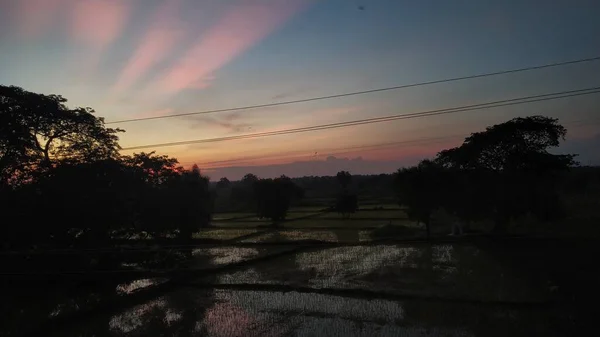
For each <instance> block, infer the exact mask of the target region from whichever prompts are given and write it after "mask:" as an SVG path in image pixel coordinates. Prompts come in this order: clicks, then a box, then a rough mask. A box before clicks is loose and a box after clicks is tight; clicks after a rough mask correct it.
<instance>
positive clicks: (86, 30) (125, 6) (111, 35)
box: [70, 0, 132, 48]
mask: <svg viewBox="0 0 600 337" xmlns="http://www.w3.org/2000/svg"><path fill="white" fill-rule="evenodd" d="M71 5H72V17H71V27H70V29H71V30H70V33H71V35H72V36H73V38H75V39H76V40H78V41H81V42H84V43H86V44H89V45H91V46H93V47H96V48H104V47H106V46H107V45H108V44H110V43H111V42H112V41H113V40H114V39H116V38H117V37H118V36H119V35H120V34H121V32H122V30H123V29H124V27H125V24H126V22H127V18H128V16H129V13H130V10H131V6H132V1H131V0H78V1H73V3H72V4H71Z"/></svg>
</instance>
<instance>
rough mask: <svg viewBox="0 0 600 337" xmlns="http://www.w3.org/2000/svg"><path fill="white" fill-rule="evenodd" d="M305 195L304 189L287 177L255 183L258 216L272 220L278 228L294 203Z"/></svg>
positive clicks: (261, 180)
mask: <svg viewBox="0 0 600 337" xmlns="http://www.w3.org/2000/svg"><path fill="white" fill-rule="evenodd" d="M303 194H304V193H303V191H302V189H301V188H300V187H298V186H297V185H296V184H294V182H292V180H291V179H290V178H288V177H286V176H281V177H279V178H275V179H260V180H258V181H256V182H255V183H254V195H255V198H256V206H257V208H256V213H257V216H258V217H260V218H268V219H271V220H272V221H273V225H274V226H277V225H278V224H279V222H280V221H283V220H285V217H286V215H287V212H288V210H289V208H290V206H291V204H292V201H293V200H294V199H298V198H301V197H302V195H303Z"/></svg>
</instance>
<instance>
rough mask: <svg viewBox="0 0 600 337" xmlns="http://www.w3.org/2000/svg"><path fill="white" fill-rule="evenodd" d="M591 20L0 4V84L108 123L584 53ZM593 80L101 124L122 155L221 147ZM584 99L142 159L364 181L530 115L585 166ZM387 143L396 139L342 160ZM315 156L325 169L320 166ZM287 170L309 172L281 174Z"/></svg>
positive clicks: (350, 1) (486, 7) (467, 9)
mask: <svg viewBox="0 0 600 337" xmlns="http://www.w3.org/2000/svg"><path fill="white" fill-rule="evenodd" d="M359 6H364V10H360V9H359ZM598 17H600V2H598V1H594V0H585V1H584V0H571V1H562V0H558V1H544V2H541V1H537V0H521V1H512V0H511V1H481V0H479V1H475V0H473V1H466V0H463V1H441V0H440V1H402V0H369V1H358V0H322V1H317V0H314V1H310V0H237V1H236V0H222V1H217V0H212V1H210V0H207V1H193V0H166V1H158V0H77V1H76V0H20V1H17V0H14V1H11V0H1V1H0V46H1V48H0V82H1V83H2V84H13V85H18V86H21V87H23V88H25V89H27V90H30V91H36V92H42V93H57V94H61V95H63V96H65V97H66V98H67V99H69V101H70V104H72V105H76V106H91V107H93V108H94V109H96V111H97V114H98V115H99V116H103V117H105V118H106V120H107V121H111V120H113V121H114V120H121V119H129V118H137V117H146V116H157V115H168V114H176V113H185V112H193V111H201V110H208V109H221V108H229V107H236V106H244V105H253V104H263V103H272V102H277V101H284V100H294V99H302V98H308V97H314V96H323V95H332V94H338V93H344V92H351V91H360V90H368V89H373V88H380V87H386V86H396V85H402V84H410V83H414V82H423V81H430V80H437V79H443V78H450V77H456V76H466V75H472V74H477V73H485V72H493V71H500V70H506V69H512V68H521V67H527V66H535V65H541V64H547V63H554V62H562V61H569V60H574V59H580V58H588V57H594V56H599V55H600V40H599V39H598V36H600V20H597V18H598ZM598 74H600V62H591V63H585V64H577V65H571V66H566V67H561V68H552V69H545V70H540V71H533V72H528V73H520V74H514V75H505V76H497V77H490V78H485V79H477V80H470V81H464V82H454V83H448V84H439V85H432V86H424V87H418V88H410V89H405V90H399V91H393V92H385V93H376V94H369V95H361V96H353V97H348V98H343V99H333V100H327V101H318V102H311V103H302V104H296V105H287V106H280V107H273V108H265V109H252V110H243V111H237V112H235V113H228V112H225V113H217V114H210V115H202V116H194V117H182V118H170V119H162V120H153V121H144V122H137V123H124V124H111V126H118V127H121V128H124V129H126V130H127V132H126V133H125V134H123V135H122V137H121V144H122V146H123V147H128V146H137V145H145V144H156V143H165V142H172V141H182V140H189V139H203V138H212V137H222V136H230V135H238V134H246V133H253V132H263V131H272V130H281V129H288V128H296V127H304V126H311V125H317V124H323V123H335V122H339V121H346V120H354V119H362V118H369V117H377V116H383V115H390V114H398V113H410V112H418V111H423V110H429V109H438V108H445V107H451V106H460V105H466V104H476V103H480V102H486V101H493V100H501V99H507V98H512V97H519V96H526V95H536V94H544V93H548V92H555V91H562V90H573V89H580V88H586V87H594V86H600V76H598ZM599 102H600V99H599V98H598V97H597V96H593V95H592V96H584V97H579V98H570V99H565V100H561V101H550V102H546V103H539V104H530V105H522V106H515V107H511V108H499V109H493V110H482V111H473V112H464V113H457V114H452V115H446V116H443V117H430V118H422V119H412V120H403V121H395V122H386V123H378V124H371V125H363V126H356V127H351V128H343V129H335V130H327V131H319V132H311V133H301V134H294V135H286V136H276V137H267V138H260V139H252V140H238V141H229V142H222V143H211V144H196V145H186V146H177V147H164V148H156V149H155V150H156V151H157V152H158V153H166V154H169V155H172V156H175V157H177V158H178V159H179V160H180V161H181V162H182V163H184V164H185V165H190V164H191V163H198V164H199V165H200V166H201V167H204V168H205V169H206V170H207V172H209V174H210V175H212V176H214V178H218V177H219V176H220V175H225V174H229V175H231V178H233V179H235V178H238V175H239V173H238V171H240V172H243V170H248V171H255V173H257V174H259V175H261V172H264V174H262V175H264V176H268V175H272V174H273V173H272V172H273V165H278V166H276V167H277V168H281V169H282V170H285V173H286V174H288V175H304V174H311V172H308V171H310V170H308V169H307V168H306V167H312V169H311V170H313V171H314V170H317V169H315V167H323V168H322V172H321V171H319V173H321V174H334V173H335V171H336V170H340V169H351V170H353V171H360V172H361V173H369V172H372V173H379V172H380V171H382V170H383V171H391V170H393V169H394V168H395V167H396V166H398V165H404V164H410V163H413V162H414V161H416V160H418V158H423V157H426V156H430V155H432V154H434V153H435V152H437V151H439V150H441V149H444V148H447V147H450V146H455V145H457V144H459V143H460V140H461V138H460V136H461V135H463V134H465V135H466V134H468V133H470V132H474V131H478V130H481V129H483V128H484V127H485V126H488V125H491V124H494V123H499V122H502V121H505V120H507V119H509V118H512V117H515V116H523V115H532V114H543V115H549V116H554V117H559V118H560V120H561V121H562V122H563V123H564V124H565V125H566V126H567V127H568V128H569V129H570V134H569V142H568V143H567V144H566V145H565V149H569V150H570V151H575V152H577V151H579V150H580V151H582V152H585V153H582V156H583V160H582V161H583V162H594V161H595V160H598V159H600V158H597V154H596V156H594V153H593V151H592V150H590V149H592V148H593V146H591V145H590V144H595V143H594V142H598V136H597V135H598V131H597V130H598V125H594V124H593V123H592V122H589V123H587V122H583V123H582V122H580V121H582V120H584V121H593V120H600V115H599V111H598V106H599V105H598V103H599ZM575 121H577V123H573V122H575ZM446 136H448V138H447V139H443V140H439V141H429V142H427V141H424V142H414V143H410V142H412V141H413V140H415V139H427V138H435V137H446ZM450 136H457V137H455V138H451V137H450ZM402 141H408V142H409V143H407V144H404V145H402V146H396V147H393V146H391V147H389V146H388V147H384V148H381V147H375V148H368V149H356V150H352V149H355V148H357V147H361V146H364V145H372V144H382V143H390V142H402ZM349 148H350V150H348V149H349ZM147 150H152V149H147ZM315 152H317V155H316V156H315V155H314V154H315ZM330 156H337V157H338V159H339V160H332V159H331V158H330V159H329V160H327V158H328V157H330ZM358 157H360V158H361V159H360V160H354V161H352V160H344V158H358ZM298 161H311V162H315V163H313V164H311V165H308V166H307V164H306V163H300V164H298V163H296V164H294V163H295V162H298ZM349 165H351V166H349ZM222 166H235V167H238V168H223V167H222ZM250 166H253V167H250ZM267 166H271V167H270V168H269V169H267V168H265V167H267ZM239 167H241V168H239ZM261 170H262V171H261ZM330 171H331V172H330ZM357 173H358V172H357Z"/></svg>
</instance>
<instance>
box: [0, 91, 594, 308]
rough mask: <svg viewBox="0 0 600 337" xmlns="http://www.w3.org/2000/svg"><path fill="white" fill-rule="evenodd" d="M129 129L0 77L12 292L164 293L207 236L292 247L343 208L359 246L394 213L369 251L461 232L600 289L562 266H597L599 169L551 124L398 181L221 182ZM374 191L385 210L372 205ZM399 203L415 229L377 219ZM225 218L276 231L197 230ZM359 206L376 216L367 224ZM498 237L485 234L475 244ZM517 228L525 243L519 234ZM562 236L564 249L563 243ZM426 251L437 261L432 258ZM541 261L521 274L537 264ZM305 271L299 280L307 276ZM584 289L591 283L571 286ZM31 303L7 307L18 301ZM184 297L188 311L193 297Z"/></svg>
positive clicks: (501, 256)
mask: <svg viewBox="0 0 600 337" xmlns="http://www.w3.org/2000/svg"><path fill="white" fill-rule="evenodd" d="M120 132H123V130H120V129H111V128H108V127H106V126H105V125H104V120H103V119H102V118H98V117H95V116H94V115H93V111H92V110H91V109H89V108H69V107H68V106H67V105H66V100H65V99H64V98H62V97H61V96H56V95H42V94H36V93H31V92H27V91H25V90H23V89H21V88H18V87H7V86H0V207H1V208H0V216H1V219H0V221H1V223H2V224H1V231H2V232H1V236H0V241H1V242H0V243H1V244H2V246H1V252H0V253H2V255H1V257H0V261H1V262H2V266H3V277H2V280H3V282H4V283H3V285H4V286H5V289H13V288H12V287H15V285H26V286H27V287H31V288H35V287H40V292H42V293H43V292H44V291H48V290H47V289H46V290H44V289H45V288H43V287H42V286H41V284H46V286H47V284H55V285H56V284H61V282H62V283H63V285H64V284H68V286H67V287H70V286H75V285H76V286H77V287H83V286H84V285H87V286H88V288H85V287H84V288H82V289H84V290H82V292H83V293H86V294H88V295H89V294H90V293H94V294H100V295H98V296H99V297H98V298H100V297H102V296H105V295H102V294H105V293H103V291H104V290H102V289H109V290H108V292H111V291H113V290H114V288H115V286H116V285H118V284H122V283H123V282H126V281H131V280H136V279H142V278H147V277H150V276H152V277H156V276H162V277H166V278H167V279H169V281H168V282H171V283H168V282H167V283H168V285H167V286H163V287H164V288H161V289H162V290H161V291H163V290H165V291H166V289H172V288H169V287H173V286H174V283H172V282H173V280H177V281H178V282H182V283H185V282H188V278H189V276H190V275H191V274H193V276H195V277H197V276H198V273H195V274H194V273H192V272H190V271H188V270H187V269H185V268H190V265H191V264H201V265H203V266H207V265H210V262H209V261H208V260H207V259H204V260H203V258H202V257H198V256H197V255H195V253H194V248H197V247H199V245H201V244H212V245H213V247H219V245H224V244H232V243H235V244H239V245H241V246H243V245H244V244H245V245H246V246H248V247H251V246H252V247H255V246H258V245H259V244H260V242H262V241H259V240H258V239H259V238H262V237H263V236H264V237H266V235H269V236H268V237H266V239H265V240H269V242H279V240H281V241H283V240H284V239H285V238H286V237H285V233H286V232H285V230H286V229H287V228H286V226H287V223H288V222H289V223H290V224H292V223H293V222H294V221H298V219H303V220H302V221H308V222H312V221H313V219H314V218H315V217H317V216H322V215H323V214H336V213H337V214H339V220H340V221H343V225H342V226H341V227H339V228H337V227H336V228H335V229H334V230H333V232H334V233H335V235H337V236H338V238H347V239H348V240H347V241H348V242H345V243H353V242H358V241H360V240H361V239H359V231H360V230H361V228H360V226H356V225H355V222H357V220H359V221H362V220H361V219H373V218H374V219H376V220H377V221H379V222H380V223H377V224H376V226H375V227H376V228H375V229H374V230H373V231H372V232H371V234H370V235H371V236H370V238H369V240H372V241H368V242H367V243H365V244H367V245H369V244H373V245H377V244H380V243H381V242H382V241H377V240H380V239H394V240H403V239H411V240H415V238H416V239H417V240H420V242H421V243H422V242H424V241H423V240H421V239H425V238H426V239H429V240H431V241H430V242H429V243H431V244H434V243H435V242H438V244H439V243H440V242H441V241H440V240H446V239H447V238H446V234H448V233H451V232H452V233H454V234H469V235H465V236H461V237H463V238H464V239H465V240H472V241H471V242H475V245H476V246H477V247H479V248H480V249H484V248H482V247H485V249H490V250H491V251H493V252H494V254H495V255H494V259H495V261H503V262H502V263H506V264H510V263H512V262H511V261H516V260H519V259H523V260H524V258H523V257H524V256H525V255H528V254H529V255H531V252H530V251H535V252H537V253H539V255H536V256H537V257H536V259H541V257H540V256H544V255H546V258H545V259H544V261H546V262H547V261H552V262H550V263H537V262H536V263H535V264H532V265H535V266H537V267H538V268H542V269H543V270H544V271H545V272H547V274H548V275H550V274H552V275H553V279H554V280H555V281H556V282H559V281H560V282H562V283H560V286H561V287H564V288H565V289H567V290H564V291H565V294H568V296H570V297H571V298H574V296H575V295H574V294H575V293H577V294H578V296H579V297H578V298H581V293H582V292H586V291H589V289H590V288H588V286H589V287H592V286H591V284H593V282H592V281H593V279H588V281H585V282H578V280H577V277H575V276H572V277H570V278H565V277H564V273H561V272H560V271H561V270H562V271H566V270H572V269H573V270H574V266H576V265H578V264H579V263H581V264H582V265H587V264H588V260H589V258H590V256H591V255H593V254H594V250H593V249H592V248H590V247H594V244H589V240H583V239H584V238H586V239H589V238H595V237H597V233H598V227H597V224H598V220H600V212H599V210H598V206H599V204H598V202H599V200H600V169H599V168H597V167H580V166H578V164H577V162H576V156H575V155H574V154H566V155H558V154H554V153H552V152H551V151H552V149H553V148H557V147H558V146H559V144H560V142H561V141H562V140H563V139H564V138H565V136H566V134H567V130H566V129H565V128H564V127H563V126H561V125H560V124H559V122H558V120H556V119H553V118H548V117H543V116H533V117H524V118H516V119H512V120H510V121H508V122H505V123H502V124H498V125H494V126H491V127H488V128H487V129H486V130H484V131H482V132H478V133H474V134H472V135H471V136H469V137H468V138H466V139H465V141H464V143H463V144H462V145H461V146H459V147H457V148H454V149H448V150H444V151H441V152H440V153H438V155H437V156H435V157H434V158H431V159H426V160H423V161H422V162H420V163H419V164H418V165H416V166H414V167H408V168H401V169H399V170H398V171H397V172H396V173H395V174H392V175H388V174H381V175H373V176H352V175H351V174H350V173H349V172H346V171H341V172H339V173H338V174H337V175H336V176H335V177H303V178H289V177H285V176H281V177H279V178H275V179H261V178H259V177H257V176H255V175H253V174H247V175H246V176H245V177H244V178H243V179H242V180H240V181H234V182H232V181H229V180H228V179H227V178H221V179H220V180H219V181H218V182H217V183H210V182H209V179H208V177H206V176H204V175H203V174H202V173H201V171H200V169H199V168H198V167H197V166H194V167H192V168H191V169H184V168H183V167H181V166H180V165H179V164H178V162H177V160H176V159H174V158H170V157H168V156H160V155H156V154H155V153H153V152H151V153H138V154H133V155H130V156H124V155H121V154H120V153H119V150H120V148H119V145H118V137H117V135H118V134H119V133H120ZM373 200H376V202H374V203H375V205H370V203H373ZM390 205H391V206H390ZM394 205H395V210H397V211H399V212H403V213H405V214H406V216H407V217H408V219H410V220H412V221H413V224H414V226H413V225H411V226H403V225H400V226H398V225H395V224H392V219H391V218H390V219H386V218H385V217H381V221H380V220H379V218H377V212H378V211H380V210H381V211H385V209H386V207H388V208H389V207H393V206H394ZM398 206H400V209H398ZM366 209H369V210H368V211H367V210H366ZM292 212H295V214H294V216H292V215H291V213H292ZM302 212H305V213H306V214H302ZM225 213H227V214H230V219H237V218H239V219H246V220H247V219H250V220H251V221H254V222H261V223H263V222H264V223H266V224H267V225H266V226H265V227H264V228H262V229H264V230H261V231H257V232H248V233H247V234H244V235H241V236H236V237H234V238H232V239H219V238H212V239H210V238H198V237H197V236H196V235H197V234H198V233H199V232H202V231H204V230H208V229H211V228H215V227H217V224H218V221H217V220H213V218H214V217H215V215H216V214H225ZM361 213H369V214H370V216H366V217H364V218H361V216H363V215H362V214H361ZM359 214H360V216H359ZM323 219H327V218H326V217H325V218H323ZM323 219H321V220H323ZM337 219H338V218H334V219H329V220H337ZM353 226H354V227H353ZM249 228H251V229H252V228H253V229H252V230H256V229H257V228H259V227H258V226H254V227H249ZM299 229H302V228H299ZM344 229H348V230H350V231H351V232H352V233H351V234H347V233H343V230H344ZM310 230H313V231H315V232H316V231H317V228H314V229H313V228H310ZM421 232H423V233H424V234H425V235H424V236H423V237H422V238H421V236H420V234H419V233H421ZM415 233H417V235H416V236H415ZM484 234H485V238H486V239H485V240H484V241H477V240H478V239H473V238H479V237H483V235H484ZM515 234H519V235H520V236H521V241H518V242H516V241H513V239H512V238H513V237H514V235H515ZM261 235H262V236H261ZM441 235H443V237H442V238H440V237H441ZM567 236H568V237H569V238H570V239H569V240H566V239H565V238H566V237H567ZM523 237H525V238H531V240H533V239H534V238H535V240H538V241H527V240H529V239H526V240H525V241H523V239H522V238H523ZM540 238H545V239H547V241H539V239H540ZM251 239H256V241H248V240H251ZM436 240H437V241H436ZM343 241H345V240H342V239H339V240H338V243H344V242H343ZM584 241H585V243H583V242H584ZM387 242H391V241H389V240H388V241H387ZM549 242H551V243H549ZM288 243H289V240H288ZM429 243H428V244H429ZM308 244H312V245H317V244H323V242H320V241H319V240H312V241H310V242H308V241H307V242H300V243H299V244H298V245H296V246H293V247H292V246H290V247H287V248H285V249H283V250H277V251H276V254H290V253H293V254H295V253H296V252H297V251H296V250H298V249H306V247H307V245H308ZM557 245H559V246H560V247H562V248H561V249H563V250H562V251H560V252H556V251H553V249H554V248H556V246H557ZM261 249H262V248H261ZM278 249H279V248H278ZM286 249H288V250H289V251H287V250H286ZM283 251H286V252H287V253H286V252H283ZM266 252H267V251H262V250H260V251H259V253H257V254H259V255H260V256H259V257H258V258H265V259H266V258H275V256H276V254H273V255H268V254H267V253H266ZM268 252H269V253H273V251H271V250H269V251H268ZM282 252H283V253H282ZM502 252H504V253H502ZM261 254H265V256H267V255H268V256H267V257H265V256H263V255H261ZM583 255H585V256H583ZM550 256H552V257H551V258H550ZM258 258H257V259H258ZM573 259H577V261H578V262H577V263H571V267H573V268H571V267H569V268H567V267H565V265H564V264H563V263H568V262H566V261H570V260H573ZM425 260H428V261H429V262H427V261H425V262H423V263H425V264H431V261H433V257H432V256H431V253H430V255H429V257H427V256H425ZM536 261H538V262H539V261H540V260H536ZM240 263H244V262H240ZM590 264H591V262H590ZM532 265H529V264H527V263H523V264H522V265H521V267H515V268H516V269H518V268H521V272H525V273H526V272H527V270H528V268H530V267H532ZM235 267H236V268H237V267H239V266H235ZM293 267H294V268H296V267H297V266H296V265H294V266H293ZM429 267H430V269H431V268H432V267H431V266H429ZM579 267H581V266H579ZM215 268H217V267H215ZM219 268H220V267H219ZM294 268H292V269H294ZM584 269H585V268H584ZM296 272H297V271H293V272H292V274H293V275H295V276H294V277H307V276H306V275H304V274H302V275H300V274H294V273H296ZM573 272H574V271H573ZM544 275H545V274H544ZM557 275H558V276H557ZM571 275H574V274H571ZM288 276H289V275H288ZM288 276H286V277H288ZM313 276H314V275H313ZM207 277H208V276H207ZM290 277H291V276H290ZM294 277H291V278H294ZM440 277H442V276H440ZM74 279H75V280H76V281H77V282H79V283H77V282H75V283H73V282H74V281H73V280H74ZM67 280H68V282H67ZM207 280H208V281H207ZM286 280H287V279H286ZM204 281H205V282H208V283H210V282H214V279H212V278H210V277H208V279H205V280H204ZM36 282H37V283H36ZM48 282H55V283H48ZM64 282H67V283H64ZM286 282H287V281H286ZM389 282H390V283H393V282H394V281H393V280H389ZM577 286H581V289H579V290H580V292H575V291H574V290H573V289H575V288H576V287H577ZM90 287H91V288H90ZM557 287H558V286H557ZM569 287H570V288H569ZM77 289H79V288H77ZM286 289H287V288H286ZM305 290H306V289H305ZM69 291H74V290H72V289H71V290H69ZM561 291H563V288H561ZM10 292H11V291H9V293H10ZM75 292H77V291H75ZM113 292H114V291H113ZM333 292H335V291H333ZM16 293H17V292H16ZM323 293H327V291H323ZM77 294H78V295H77V296H80V295H81V294H80V293H77ZM38 295H39V296H42V295H41V294H38ZM6 296H9V295H6ZM10 296H17V295H15V293H13V294H10ZM10 296H9V297H10ZM69 296H70V295H69ZM148 296H150V297H147V298H146V299H148V298H151V296H154V293H152V294H150V295H148ZM369 296H370V295H369ZM565 296H567V295H565ZM568 296H567V297H568ZM19 298H20V297H18V296H17V297H15V298H12V300H13V302H10V300H11V298H8V299H7V300H6V301H5V302H6V303H9V305H13V304H14V301H17V300H18V299H19ZM96 300H97V298H96V299H94V300H91V301H92V302H94V301H96ZM179 300H181V299H179ZM119 301H121V302H122V301H124V300H123V299H119ZM181 301H182V303H183V304H181V303H179V304H178V307H180V308H181V307H185V306H186V305H189V306H192V305H193V304H191V303H187V302H186V301H185V300H181ZM10 303H13V304H10ZM36 303H37V302H36V301H33V300H32V301H30V302H23V303H22V304H21V305H22V306H26V305H29V306H30V307H35V306H36V305H37V304H36ZM94 303H95V302H94ZM186 303H187V304H186ZM8 310H10V309H8ZM27 310H32V309H31V308H29V309H27ZM23 312H26V313H27V312H30V311H23ZM42 312H43V310H42V309H39V314H40V315H42V314H41V313H42ZM42 316H43V315H42Z"/></svg>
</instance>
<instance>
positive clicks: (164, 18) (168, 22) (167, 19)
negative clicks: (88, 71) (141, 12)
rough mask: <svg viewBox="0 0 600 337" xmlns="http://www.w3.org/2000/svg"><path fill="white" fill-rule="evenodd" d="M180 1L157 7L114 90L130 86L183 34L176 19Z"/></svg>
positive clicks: (168, 51) (174, 0)
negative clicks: (147, 28) (146, 30)
mask: <svg viewBox="0 0 600 337" xmlns="http://www.w3.org/2000/svg"><path fill="white" fill-rule="evenodd" d="M180 3H181V1H180V0H167V1H165V2H164V3H163V4H162V5H161V6H160V7H159V8H158V9H157V11H156V12H155V14H154V16H153V17H152V20H151V22H152V24H151V26H150V29H149V30H148V32H147V33H146V35H145V36H144V37H143V38H142V41H141V43H140V44H139V45H138V47H137V49H136V50H135V52H134V54H133V56H132V57H131V58H130V60H129V62H128V63H127V65H126V66H125V68H124V69H123V72H122V73H121V75H120V77H119V79H118V81H117V83H116V84H115V87H114V89H115V90H124V89H126V88H128V87H129V86H131V85H132V84H133V83H135V81H136V80H137V79H139V78H140V77H141V76H143V75H144V74H145V73H146V72H147V71H148V70H149V69H150V68H151V67H152V66H154V65H156V64H157V63H158V62H160V61H161V60H163V59H164V58H165V57H166V56H167V55H168V54H169V53H170V52H171V51H172V48H173V46H174V45H175V43H176V42H177V41H178V40H179V39H180V38H181V37H182V36H183V31H182V29H181V28H180V27H178V21H177V10H178V9H179V7H180V6H179V5H180Z"/></svg>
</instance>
